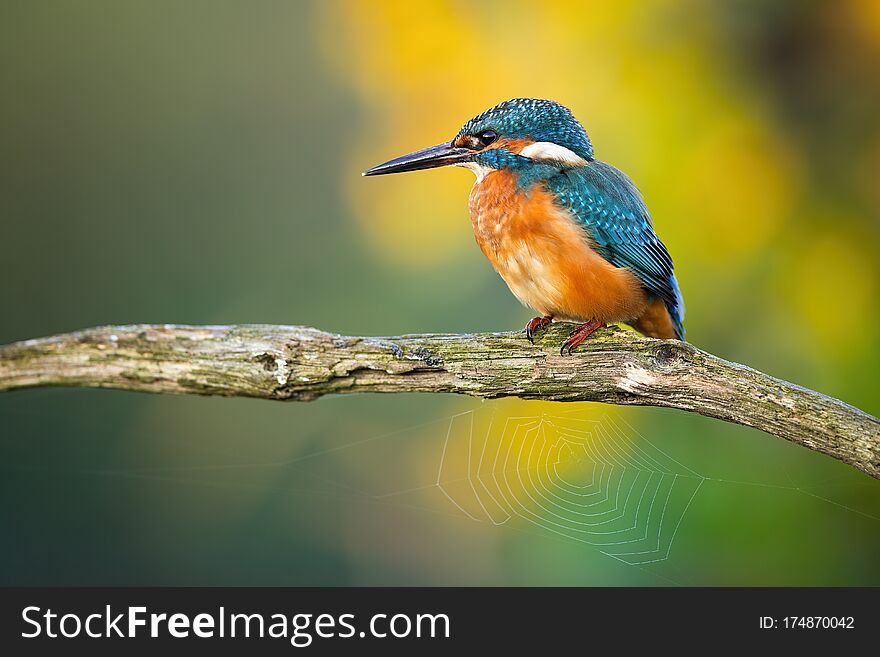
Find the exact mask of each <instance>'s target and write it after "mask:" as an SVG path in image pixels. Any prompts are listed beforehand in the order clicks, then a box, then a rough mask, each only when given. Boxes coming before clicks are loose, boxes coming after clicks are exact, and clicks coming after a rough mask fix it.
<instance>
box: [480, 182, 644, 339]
mask: <svg viewBox="0 0 880 657" xmlns="http://www.w3.org/2000/svg"><path fill="white" fill-rule="evenodd" d="M470 212H471V223H472V224H473V229H474V237H476V240H477V244H479V246H480V249H481V250H482V251H483V253H484V254H486V257H487V258H489V260H490V261H491V262H492V266H493V267H495V270H496V271H497V272H498V273H499V274H501V277H502V278H503V279H504V281H505V282H506V283H507V286H508V287H509V288H510V290H511V292H513V294H514V295H516V297H517V298H518V299H519V300H520V301H521V302H522V303H524V304H526V305H527V306H530V307H532V308H534V309H535V310H537V311H538V312H539V313H541V314H542V315H549V316H551V317H555V318H557V319H568V320H573V321H579V322H588V321H591V320H594V319H597V320H600V321H604V322H619V321H622V322H630V321H632V320H634V319H635V318H637V317H639V316H640V315H641V314H642V313H643V312H644V310H645V308H646V306H647V302H648V300H647V295H646V294H645V292H644V290H643V289H642V286H641V284H640V283H639V281H638V279H637V278H636V277H635V275H634V274H633V273H632V272H630V271H629V270H627V269H622V268H618V267H615V266H614V265H612V264H611V263H609V262H607V261H606V260H605V259H604V258H602V256H600V255H599V254H598V253H597V252H596V251H595V250H594V249H593V247H592V246H591V243H590V238H589V234H588V233H587V232H586V230H585V228H583V227H581V226H580V225H578V224H577V223H576V222H575V221H574V220H573V219H572V218H571V217H570V216H568V214H567V213H566V211H565V210H563V209H561V208H559V207H558V206H556V205H555V204H554V203H553V198H552V196H551V195H550V193H549V192H547V191H546V190H545V189H543V188H542V187H541V186H540V185H536V186H535V187H533V188H532V189H531V190H529V191H528V192H527V193H524V192H523V191H522V190H520V189H519V188H518V187H517V185H516V174H514V173H513V172H510V171H505V170H501V171H493V172H491V173H489V174H488V175H486V176H485V177H484V178H483V179H482V180H481V181H479V182H478V183H477V184H476V185H474V188H473V190H472V191H471V196H470Z"/></svg>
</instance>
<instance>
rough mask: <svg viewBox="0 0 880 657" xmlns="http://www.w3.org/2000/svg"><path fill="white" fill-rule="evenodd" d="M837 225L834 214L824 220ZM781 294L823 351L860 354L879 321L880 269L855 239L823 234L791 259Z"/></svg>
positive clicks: (795, 316) (785, 271) (792, 316)
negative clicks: (866, 327)
mask: <svg viewBox="0 0 880 657" xmlns="http://www.w3.org/2000/svg"><path fill="white" fill-rule="evenodd" d="M823 223H826V224H827V225H834V224H833V222H832V220H831V218H826V220H825V221H824V222H823ZM780 288H781V289H780V295H779V296H780V298H782V299H783V300H784V301H783V303H785V304H786V306H788V308H789V313H790V318H791V319H792V320H793V321H797V322H799V323H801V324H802V325H803V326H804V327H805V328H806V329H807V331H808V332H809V333H811V334H812V335H813V336H814V339H815V340H816V341H817V342H818V343H819V344H820V345H821V347H822V348H823V349H826V350H829V351H832V352H834V353H836V354H837V355H839V356H842V355H845V354H854V353H859V352H860V351H862V350H863V349H864V348H865V347H866V346H867V341H868V340H870V339H871V336H872V335H874V332H873V331H866V330H864V327H865V326H874V325H876V323H877V321H878V311H877V298H878V294H880V289H878V271H877V268H876V264H875V262H874V260H873V259H872V258H871V257H870V255H869V254H868V253H866V252H865V250H864V249H863V248H861V247H860V246H859V245H858V244H856V243H855V242H854V241H853V240H847V239H846V238H844V237H841V236H839V235H834V234H830V233H829V234H825V235H818V236H816V237H815V239H813V240H811V241H810V242H809V243H808V244H805V245H803V246H802V247H801V249H800V250H799V251H798V254H797V258H796V259H795V260H793V261H792V262H790V263H788V265H787V266H786V268H785V270H784V278H783V279H782V280H781V281H780Z"/></svg>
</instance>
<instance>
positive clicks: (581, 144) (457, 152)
mask: <svg viewBox="0 0 880 657" xmlns="http://www.w3.org/2000/svg"><path fill="white" fill-rule="evenodd" d="M592 158H593V146H592V144H590V139H589V137H588V136H587V133H586V131H585V130H584V128H583V126H582V125H581V124H580V123H579V122H578V120H577V119H576V118H574V115H573V114H572V113H571V111H570V110H569V109H568V108H566V107H563V106H562V105H560V104H559V103H557V102H554V101H552V100H538V99H535V98H514V99H513V100H508V101H505V102H503V103H501V104H499V105H496V106H495V107H493V108H491V109H488V110H486V111H485V112H483V113H482V114H478V115H477V116H475V117H474V118H472V119H471V120H470V121H468V122H467V123H465V124H464V126H462V128H461V130H459V131H458V134H457V135H455V137H454V138H453V139H452V141H448V142H444V143H442V144H438V145H437V146H431V147H430V148H425V149H423V150H420V151H415V152H414V153H409V154H408V155H403V156H401V157H396V158H394V159H393V160H389V161H388V162H384V163H382V164H379V165H377V166H374V167H373V168H372V169H368V170H367V171H364V174H363V175H365V176H378V175H382V174H386V173H402V172H404V171H418V170H420V169H433V168H435V167H443V166H449V165H453V166H463V167H467V168H469V169H472V170H473V171H474V172H475V173H476V174H477V177H478V178H481V177H482V176H484V175H485V174H486V173H488V172H489V171H491V170H494V169H504V168H513V167H517V166H527V165H529V164H535V163H540V164H551V165H554V166H556V167H558V168H572V167H578V166H584V165H585V164H586V163H587V162H588V161H589V160H591V159H592Z"/></svg>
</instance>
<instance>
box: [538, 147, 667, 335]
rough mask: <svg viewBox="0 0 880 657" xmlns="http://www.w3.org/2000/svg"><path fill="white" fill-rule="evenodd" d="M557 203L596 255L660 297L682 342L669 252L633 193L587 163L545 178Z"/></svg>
mask: <svg viewBox="0 0 880 657" xmlns="http://www.w3.org/2000/svg"><path fill="white" fill-rule="evenodd" d="M547 186H548V188H549V189H550V191H552V192H553V193H554V194H555V195H556V197H557V201H558V203H559V204H560V205H561V206H563V207H564V208H566V209H567V210H568V211H569V212H571V213H572V215H573V216H574V217H575V219H577V221H579V222H580V223H582V224H583V225H584V227H585V228H587V229H588V230H589V233H590V235H591V237H592V239H593V241H594V242H595V243H596V246H597V247H598V249H599V253H600V254H601V255H602V257H603V258H605V259H606V260H607V261H608V262H610V263H611V264H613V265H615V266H616V267H627V268H628V269H630V271H632V272H633V273H634V274H635V275H636V276H637V277H638V279H639V280H640V281H641V283H642V285H644V286H645V289H647V290H648V292H650V293H651V294H652V295H654V296H656V297H660V298H661V299H663V302H664V303H665V304H666V308H667V310H669V314H670V316H671V317H672V322H673V324H674V325H675V329H676V333H678V337H679V338H680V339H682V340H684V301H683V299H682V296H681V291H680V290H679V287H678V281H677V280H676V279H675V273H674V272H673V270H672V258H671V257H670V256H669V251H667V250H666V247H665V246H664V245H663V242H661V241H660V238H659V237H657V235H656V234H655V233H654V227H653V225H652V224H651V217H650V215H649V214H648V208H647V207H645V203H644V201H642V196H641V194H640V193H639V190H638V189H636V186H635V185H634V184H633V183H632V181H631V180H630V179H629V178H627V177H626V175H624V174H623V173H622V172H621V171H618V170H617V169H615V168H614V167H612V166H611V165H610V164H605V163H604V162H599V161H596V160H592V161H590V163H589V164H587V165H586V166H583V167H577V168H572V169H564V170H562V171H561V172H560V173H559V174H558V175H555V176H553V177H552V178H550V179H549V180H547Z"/></svg>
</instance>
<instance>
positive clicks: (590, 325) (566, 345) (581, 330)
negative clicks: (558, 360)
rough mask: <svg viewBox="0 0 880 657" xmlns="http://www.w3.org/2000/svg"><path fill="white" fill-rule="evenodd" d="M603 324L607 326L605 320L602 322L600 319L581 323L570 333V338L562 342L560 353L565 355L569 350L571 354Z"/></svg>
mask: <svg viewBox="0 0 880 657" xmlns="http://www.w3.org/2000/svg"><path fill="white" fill-rule="evenodd" d="M603 326H605V322H600V321H598V320H593V321H592V322H587V323H586V324H581V325H580V326H578V327H577V328H576V329H575V330H574V331H572V332H571V334H569V337H568V340H566V341H565V342H563V343H562V349H560V350H559V355H560V356H565V352H566V351H568V355H569V356H571V353H572V352H573V351H574V350H575V349H577V348H578V347H579V346H580V345H581V343H582V342H583V341H584V340H586V339H587V338H588V337H590V336H591V335H593V333H595V332H596V331H597V330H598V329H600V328H602V327H603Z"/></svg>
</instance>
